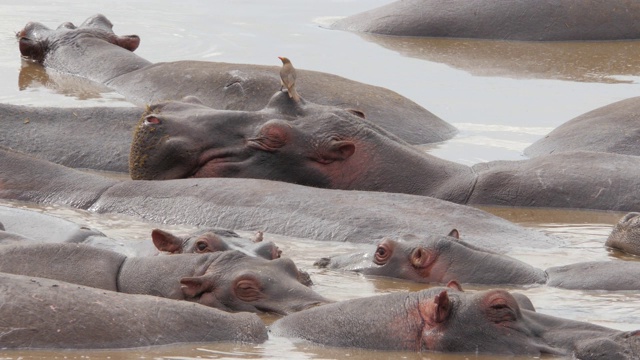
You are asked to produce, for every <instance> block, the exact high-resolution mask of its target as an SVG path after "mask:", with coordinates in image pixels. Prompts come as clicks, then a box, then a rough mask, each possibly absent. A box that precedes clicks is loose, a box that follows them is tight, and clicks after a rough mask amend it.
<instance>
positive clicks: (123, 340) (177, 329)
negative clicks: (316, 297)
mask: <svg viewBox="0 0 640 360" xmlns="http://www.w3.org/2000/svg"><path fill="white" fill-rule="evenodd" d="M0 303H1V304H2V306H0V342H1V343H2V348H5V349H47V348H50V349H51V348H59V349H107V348H133V347H145V346H153V345H165V344H174V343H185V342H210V341H240V342H249V343H262V342H264V341H265V340H267V330H266V328H265V326H264V324H263V322H262V321H261V320H260V318H259V317H258V316H257V315H256V314H251V313H246V312H243V313H228V312H224V311H220V310H218V309H213V308H210V307H206V306H201V305H198V304H195V303H190V302H186V301H175V300H169V299H163V298H160V297H157V296H148V295H132V294H123V293H117V292H112V291H105V290H101V289H95V288H91V287H85V286H79V285H76V284H70V283H65V282H62V281H57V280H50V279H43V278H37V277H28V276H20V275H11V274H6V273H0ZM43 319H47V321H43Z"/></svg>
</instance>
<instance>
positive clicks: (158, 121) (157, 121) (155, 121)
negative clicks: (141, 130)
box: [144, 116, 160, 125]
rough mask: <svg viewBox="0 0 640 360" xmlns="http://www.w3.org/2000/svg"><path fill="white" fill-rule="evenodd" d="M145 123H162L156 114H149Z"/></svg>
mask: <svg viewBox="0 0 640 360" xmlns="http://www.w3.org/2000/svg"><path fill="white" fill-rule="evenodd" d="M144 124H145V125H158V124H160V119H158V118H157V117H155V116H149V117H148V118H146V119H144Z"/></svg>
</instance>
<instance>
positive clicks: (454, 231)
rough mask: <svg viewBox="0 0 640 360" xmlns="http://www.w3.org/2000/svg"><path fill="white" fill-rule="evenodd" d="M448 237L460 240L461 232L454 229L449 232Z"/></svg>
mask: <svg viewBox="0 0 640 360" xmlns="http://www.w3.org/2000/svg"><path fill="white" fill-rule="evenodd" d="M447 236H451V237H454V238H456V239H458V240H460V232H459V231H458V229H453V230H451V231H449V234H447Z"/></svg>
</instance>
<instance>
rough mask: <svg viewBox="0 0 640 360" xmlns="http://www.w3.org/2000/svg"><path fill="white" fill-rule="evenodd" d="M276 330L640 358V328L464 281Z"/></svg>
mask: <svg viewBox="0 0 640 360" xmlns="http://www.w3.org/2000/svg"><path fill="white" fill-rule="evenodd" d="M269 333H270V334H271V335H278V336H285V337H288V338H293V339H298V341H299V342H302V343H315V344H322V345H327V346H337V347H355V348H365V349H378V350H406V351H418V352H423V351H424V352H430V351H433V352H445V353H450V352H452V353H465V354H470V355H472V356H474V355H477V354H503V355H513V356H515V355H529V356H540V355H563V356H572V358H575V359H581V360H595V359H600V360H604V359H607V360H611V359H629V360H630V359H637V355H638V354H639V353H640V330H636V331H627V332H624V331H619V330H614V329H610V328H606V327H603V326H599V325H593V324H589V323H585V322H580V321H574V320H566V319H561V318H557V317H553V316H549V315H544V314H541V313H538V312H536V311H532V310H529V309H526V308H523V307H521V306H520V305H519V302H518V301H517V300H516V298H515V297H514V296H513V295H512V294H510V293H509V292H507V291H505V290H499V289H495V290H488V291H482V292H475V293H467V292H464V291H462V290H461V289H460V286H459V285H458V284H455V283H452V284H450V285H449V287H447V288H441V287H436V288H430V289H427V290H422V291H418V292H409V293H406V292H400V293H393V294H387V295H380V296H373V297H367V298H359V299H353V300H347V301H341V302H338V303H334V304H328V305H324V306H320V307H317V308H314V309H309V310H305V311H302V312H298V313H295V314H291V315H289V316H286V317H284V318H282V319H280V320H277V321H276V322H275V323H273V324H272V325H271V327H270V330H269Z"/></svg>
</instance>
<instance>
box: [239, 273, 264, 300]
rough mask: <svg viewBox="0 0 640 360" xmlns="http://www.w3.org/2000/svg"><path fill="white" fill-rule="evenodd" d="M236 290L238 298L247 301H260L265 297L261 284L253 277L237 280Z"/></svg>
mask: <svg viewBox="0 0 640 360" xmlns="http://www.w3.org/2000/svg"><path fill="white" fill-rule="evenodd" d="M234 290H235V294H236V296H237V297H238V299H240V300H242V301H246V302H252V301H258V300H260V299H262V297H263V296H262V290H261V289H260V284H259V283H258V281H257V280H255V279H252V278H244V279H240V280H238V281H236V285H235V287H234Z"/></svg>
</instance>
